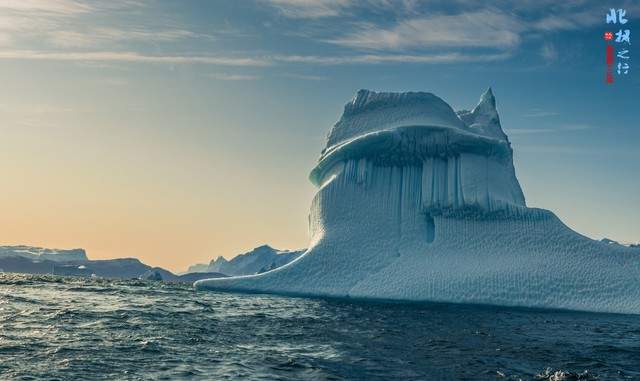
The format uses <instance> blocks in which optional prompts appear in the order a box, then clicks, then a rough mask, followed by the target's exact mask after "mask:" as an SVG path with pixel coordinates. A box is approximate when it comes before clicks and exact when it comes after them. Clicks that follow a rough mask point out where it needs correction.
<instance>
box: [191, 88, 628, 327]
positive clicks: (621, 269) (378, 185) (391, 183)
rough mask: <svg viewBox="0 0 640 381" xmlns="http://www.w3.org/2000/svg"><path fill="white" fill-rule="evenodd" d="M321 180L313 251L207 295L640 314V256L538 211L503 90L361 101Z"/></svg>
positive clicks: (216, 282)
mask: <svg viewBox="0 0 640 381" xmlns="http://www.w3.org/2000/svg"><path fill="white" fill-rule="evenodd" d="M310 180H311V181H312V182H313V183H314V184H315V185H316V186H317V187H318V192H317V193H316V195H315V197H314V199H313V201H312V204H311V209H310V215H309V225H310V226H309V228H310V233H311V242H310V246H309V249H308V250H307V251H306V252H305V253H304V254H302V255H301V256H300V257H298V258H296V259H295V260H294V261H292V262H290V263H288V264H286V265H284V266H282V267H279V268H277V269H275V270H272V271H267V272H265V273H262V274H258V275H249V276H239V277H230V278H219V279H206V280H200V281H198V282H196V283H195V287H196V289H198V290H218V291H242V292H260V293H275V294H286V295H301V296H330V297H350V298H362V299H387V300H401V301H433V302H452V303H473V304H491V305H503V306H521V307H534V308H558V309H572V310H584V311H595V312H616V313H635V314H637V313H640V287H638V286H639V279H640V250H638V249H635V248H629V247H626V246H623V245H612V244H607V243H605V242H600V241H595V240H592V239H589V238H587V237H585V236H582V235H580V234H578V233H576V232H574V231H573V230H571V229H570V228H569V227H567V226H566V225H565V224H563V223H562V222H561V221H560V220H559V219H558V217H556V215H555V214H553V213H552V212H550V211H548V210H544V209H537V208H529V207H527V206H526V203H525V197H524V194H523V192H522V189H521V187H520V184H519V182H518V180H517V178H516V173H515V168H514V166H513V150H512V148H511V143H510V142H509V139H508V137H507V135H506V134H505V133H504V131H503V130H502V126H501V124H500V118H499V116H498V112H497V109H496V101H495V97H494V95H493V93H492V91H491V89H489V90H487V91H486V92H485V93H484V94H483V95H482V96H481V98H480V102H479V103H478V105H477V106H476V107H475V108H474V109H473V110H471V111H467V110H462V111H457V112H456V111H454V110H453V109H452V108H451V106H449V105H448V104H447V103H446V102H445V101H443V100H442V99H440V98H439V97H437V96H436V95H434V94H431V93H426V92H407V93H387V92H373V91H368V90H360V91H358V93H357V94H356V96H355V97H354V98H353V100H351V101H350V102H348V103H347V104H346V105H345V107H344V112H343V114H342V117H341V118H340V120H339V121H338V122H337V123H336V124H335V125H334V126H333V128H332V129H331V131H330V133H329V135H328V138H327V144H326V147H325V148H324V149H323V150H322V153H321V156H320V158H319V160H318V163H317V165H316V166H315V168H313V170H312V171H311V174H310Z"/></svg>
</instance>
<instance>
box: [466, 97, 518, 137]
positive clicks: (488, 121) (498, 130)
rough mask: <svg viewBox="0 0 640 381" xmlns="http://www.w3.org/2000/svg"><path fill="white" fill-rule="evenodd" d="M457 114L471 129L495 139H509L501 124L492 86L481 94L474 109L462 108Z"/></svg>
mask: <svg viewBox="0 0 640 381" xmlns="http://www.w3.org/2000/svg"><path fill="white" fill-rule="evenodd" d="M457 114H458V117H459V118H460V120H462V121H463V122H464V123H465V124H466V125H467V126H468V127H469V129H470V130H471V131H473V132H475V133H477V134H480V135H484V136H488V137H491V138H494V139H500V140H504V141H508V138H507V135H506V134H505V133H504V131H503V130H502V126H501V125H500V116H499V115H498V110H497V108H496V98H495V96H494V95H493V91H492V90H491V87H489V88H488V89H487V90H486V91H485V92H484V93H483V94H482V95H481V96H480V101H479V102H478V104H477V105H476V107H475V108H474V109H473V110H472V111H468V110H461V111H458V112H457Z"/></svg>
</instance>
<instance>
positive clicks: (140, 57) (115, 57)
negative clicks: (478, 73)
mask: <svg viewBox="0 0 640 381" xmlns="http://www.w3.org/2000/svg"><path fill="white" fill-rule="evenodd" d="M508 54H509V53H498V54H484V55H477V54H463V53H444V54H423V55H406V54H398V55H393V54H383V55H377V54H364V55H347V56H305V55H275V56H263V57H224V56H187V55H175V56H174V55H147V54H141V53H138V52H133V51H100V52H68V51H67V52H43V51H34V50H4V51H3V50H0V59H5V60H8V59H11V60H40V61H77V62H130V63H159V64H162V63H165V64H205V65H219V66H256V67H258V66H271V65H275V64H277V63H287V64H314V65H351V64H385V63H451V62H477V61H495V60H501V59H505V58H506V57H508Z"/></svg>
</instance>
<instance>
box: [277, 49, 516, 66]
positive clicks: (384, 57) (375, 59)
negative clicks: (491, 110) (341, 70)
mask: <svg viewBox="0 0 640 381" xmlns="http://www.w3.org/2000/svg"><path fill="white" fill-rule="evenodd" d="M507 57H509V53H498V54H464V53H457V52H452V53H442V54H437V53H436V54H420V55H411V54H363V55H345V56H300V55H287V56H276V57H274V59H275V60H276V61H280V62H288V63H305V64H318V65H345V64H383V63H450V62H472V61H495V60H502V59H505V58H507Z"/></svg>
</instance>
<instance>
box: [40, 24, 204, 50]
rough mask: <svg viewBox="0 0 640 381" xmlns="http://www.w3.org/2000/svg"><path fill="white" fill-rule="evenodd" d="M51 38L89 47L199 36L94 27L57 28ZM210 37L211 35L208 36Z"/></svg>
mask: <svg viewBox="0 0 640 381" xmlns="http://www.w3.org/2000/svg"><path fill="white" fill-rule="evenodd" d="M48 36H49V40H50V41H52V42H53V43H54V45H56V46H61V47H87V46H96V45H98V44H101V43H104V42H117V41H147V42H163V41H176V40H179V39H184V38H190V37H199V36H201V35H198V34H196V33H193V32H190V31H188V30H184V29H173V30H153V31H152V30H145V29H141V28H137V29H129V30H127V29H116V28H92V29H90V30H87V31H85V32H79V31H70V30H56V31H51V32H49V33H48ZM207 37H210V36H207Z"/></svg>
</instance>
